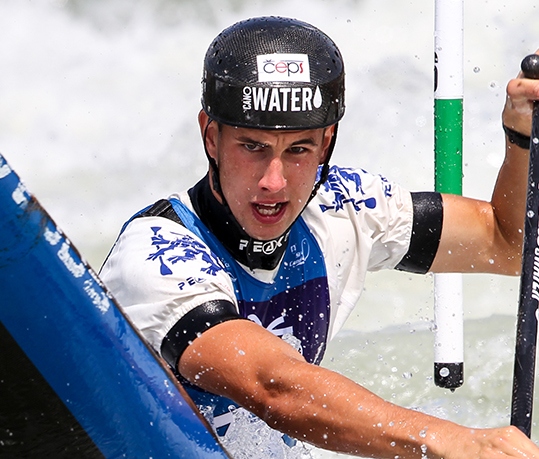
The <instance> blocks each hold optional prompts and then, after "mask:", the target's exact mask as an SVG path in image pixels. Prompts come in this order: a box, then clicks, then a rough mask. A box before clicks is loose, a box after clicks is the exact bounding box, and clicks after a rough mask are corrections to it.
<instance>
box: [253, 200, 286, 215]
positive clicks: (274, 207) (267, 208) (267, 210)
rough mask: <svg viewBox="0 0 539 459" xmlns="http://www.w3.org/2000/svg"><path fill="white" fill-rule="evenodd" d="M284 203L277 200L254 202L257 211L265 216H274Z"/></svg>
mask: <svg viewBox="0 0 539 459" xmlns="http://www.w3.org/2000/svg"><path fill="white" fill-rule="evenodd" d="M283 206H284V203H282V202H276V203H274V204H254V207H255V209H256V211H257V212H258V213H259V214H260V215H263V216H264V217H273V216H274V215H277V214H278V213H279V212H280V211H281V209H282V208H283Z"/></svg>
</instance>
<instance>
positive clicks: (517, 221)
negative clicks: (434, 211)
mask: <svg viewBox="0 0 539 459" xmlns="http://www.w3.org/2000/svg"><path fill="white" fill-rule="evenodd" d="M537 99H539V80H527V79H523V78H522V76H521V75H519V78H517V79H514V80H511V81H510V82H509V84H508V86H507V101H506V104H505V108H504V111H503V116H502V119H503V123H504V124H505V125H506V126H508V127H510V128H512V129H514V130H516V131H517V132H519V133H522V134H525V135H530V132H531V113H532V107H533V104H532V102H531V101H532V100H537ZM528 161H529V160H528V150H527V149H524V148H520V147H518V146H517V145H515V144H512V143H510V142H509V141H508V139H507V137H506V152H505V160H504V162H503V165H502V167H501V169H500V171H499V174H498V179H497V181H496V185H495V187H494V192H493V194H492V200H491V201H490V202H484V201H478V200H474V199H467V198H463V197H458V196H451V195H444V196H443V203H444V205H443V207H444V211H443V213H444V217H443V227H442V236H441V240H440V246H439V249H438V252H437V254H436V257H435V259H434V262H433V264H432V267H431V270H432V271H434V272H493V273H500V274H512V275H515V274H518V272H519V271H520V267H521V266H520V265H521V250H522V236H523V223H524V212H525V204H526V201H525V200H526V186H527V173H528Z"/></svg>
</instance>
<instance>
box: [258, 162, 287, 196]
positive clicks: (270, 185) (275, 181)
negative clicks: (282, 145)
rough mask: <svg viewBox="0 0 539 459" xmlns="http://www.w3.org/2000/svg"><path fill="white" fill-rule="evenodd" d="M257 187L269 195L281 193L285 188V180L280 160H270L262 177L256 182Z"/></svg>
mask: <svg viewBox="0 0 539 459" xmlns="http://www.w3.org/2000/svg"><path fill="white" fill-rule="evenodd" d="M258 186H259V187H260V188H261V189H263V190H266V191H269V192H271V193H276V192H278V191H281V190H282V189H283V188H284V187H285V186H286V178H285V177H284V168H283V162H282V160H281V158H279V157H274V158H272V159H271V160H270V161H269V163H268V165H267V167H266V169H265V170H264V175H263V176H262V178H261V179H260V181H259V182H258Z"/></svg>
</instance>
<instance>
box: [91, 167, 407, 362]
mask: <svg viewBox="0 0 539 459" xmlns="http://www.w3.org/2000/svg"><path fill="white" fill-rule="evenodd" d="M172 197H173V198H177V199H179V200H180V201H181V202H182V203H184V204H185V205H186V206H187V207H188V208H190V209H191V210H192V204H191V202H190V199H189V196H188V194H187V192H183V193H180V194H177V195H173V196H172ZM303 220H304V221H305V223H306V225H307V227H308V228H309V229H310V231H311V232H312V233H313V235H314V237H315V239H316V241H317V242H318V244H319V246H320V248H321V250H322V253H323V256H324V259H325V265H326V270H327V279H328V284H329V290H330V293H329V296H330V307H331V312H330V324H329V338H330V339H331V338H332V337H334V336H335V334H336V333H337V332H338V331H339V329H340V328H341V327H342V326H343V324H344V322H345V320H346V318H347V317H348V316H349V314H350V313H351V311H352V309H353V308H354V306H355V305H356V303H357V302H358V300H359V298H360V296H361V292H362V290H363V285H364V281H365V276H366V272H367V271H376V270H380V269H384V268H388V269H392V268H394V267H395V266H396V265H397V264H398V263H399V261H401V259H402V258H403V256H404V254H405V253H406V252H407V250H408V246H409V241H410V237H411V231H412V220H413V208H412V201H411V197H410V193H409V192H408V191H406V190H404V189H403V188H401V187H400V186H398V185H396V184H394V183H391V182H388V181H387V180H386V179H384V178H383V177H381V176H378V175H371V174H369V173H367V172H365V171H363V170H352V169H344V168H337V167H332V168H331V171H330V174H329V179H328V181H327V182H326V183H325V184H324V185H323V187H322V189H320V190H319V192H318V194H317V195H316V197H315V198H314V199H313V200H312V201H311V202H310V203H309V205H308V207H307V208H306V209H305V211H304V213H303ZM155 228H159V230H158V231H156V229H155ZM180 235H186V236H188V237H192V238H194V239H195V240H198V241H199V242H200V243H201V244H205V243H204V242H203V241H200V239H199V238H198V237H197V236H195V235H194V234H193V233H192V232H191V231H189V230H188V229H187V228H185V227H184V226H182V225H180V224H178V223H175V222H173V221H171V220H167V219H164V218H162V217H148V218H140V219H134V220H133V221H131V222H130V223H129V225H128V226H127V228H126V229H125V231H124V232H123V233H122V234H121V235H120V237H119V238H118V241H117V242H116V244H115V246H114V248H113V250H112V252H111V254H110V256H109V258H108V259H107V261H106V263H105V265H104V266H103V268H102V270H101V278H102V279H103V281H104V282H105V284H106V285H107V287H108V288H109V289H110V290H111V291H112V292H113V294H114V295H115V297H116V299H117V300H118V302H119V303H120V305H121V306H122V308H123V309H124V311H125V312H126V313H127V314H128V315H129V317H130V318H131V320H132V321H133V322H134V324H135V325H136V326H137V327H138V328H139V329H140V330H141V332H142V334H143V335H144V336H145V338H146V339H147V340H148V341H149V343H150V344H151V345H152V346H153V347H154V348H155V349H156V350H157V351H158V352H159V349H160V346H161V341H162V340H163V337H164V336H165V335H166V333H167V332H168V331H169V330H170V328H171V327H172V326H173V325H174V324H175V323H176V322H177V321H178V320H180V318H181V317H182V316H184V315H185V314H186V313H187V312H189V311H190V310H192V309H194V308H196V307H197V306H198V305H200V304H203V303H205V302H207V301H211V300H216V299H225V300H228V301H232V302H233V303H235V304H237V299H236V297H235V294H234V288H233V285H232V280H231V279H230V276H229V275H228V274H227V272H226V271H224V270H220V271H219V273H218V275H217V276H213V275H212V274H211V273H208V272H206V273H205V272H204V267H206V268H207V262H205V261H204V260H203V259H202V257H198V258H194V259H192V260H190V261H189V263H186V262H178V263H172V262H170V261H168V262H167V261H166V259H169V260H170V259H172V258H173V257H174V256H175V255H176V254H177V255H178V256H180V257H183V256H184V251H183V248H182V247H181V244H177V245H176V246H175V247H174V244H173V243H172V246H170V247H167V249H168V250H167V252H166V257H164V256H161V255H159V254H158V255H153V256H152V254H155V253H156V240H157V242H159V241H158V239H159V238H161V239H162V247H164V246H165V245H166V244H167V242H166V241H177V239H178V237H179V236H180ZM297 250H298V252H297V254H298V257H308V254H306V253H304V251H303V252H302V249H301V247H299V248H297ZM304 261H307V260H304ZM194 265H196V266H194ZM201 268H202V269H201ZM209 269H210V270H211V267H210V268H209ZM169 271H170V273H169ZM163 272H166V273H167V274H166V275H163ZM275 272H276V270H274V271H270V272H268V271H265V270H254V271H252V270H248V273H249V275H251V276H252V277H253V278H256V279H258V280H260V281H262V282H271V281H272V278H273V276H274V275H275Z"/></svg>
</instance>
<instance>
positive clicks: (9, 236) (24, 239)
mask: <svg viewBox="0 0 539 459" xmlns="http://www.w3.org/2000/svg"><path fill="white" fill-rule="evenodd" d="M0 344H1V345H2V351H1V352H0V354H2V356H3V357H0V371H2V372H4V373H5V375H4V376H5V377H4V376H3V375H1V374H0V393H2V397H4V394H6V393H9V394H11V395H9V400H10V402H11V405H10V403H7V402H0V423H1V424H0V427H1V428H3V429H4V433H5V432H7V433H5V435H7V438H2V437H1V436H0V456H2V451H4V452H6V453H8V452H9V454H12V453H16V452H17V448H19V449H20V451H27V450H28V451H31V450H32V448H34V446H32V442H37V443H38V444H39V439H43V438H45V439H46V438H47V436H46V435H45V436H44V434H39V432H38V430H39V429H38V428H37V427H38V426H36V425H33V423H34V422H35V423H37V424H39V423H38V422H37V421H36V419H34V418H33V417H32V415H31V413H30V414H28V415H25V414H24V407H23V406H19V404H18V403H16V402H17V400H20V401H24V403H23V405H26V407H27V408H31V407H32V399H33V397H34V396H35V400H36V404H37V405H39V409H38V410H37V411H41V412H42V413H41V421H42V420H43V416H45V418H46V415H47V413H45V412H43V410H46V409H47V408H43V406H44V405H43V403H53V401H52V400H51V399H52V398H57V399H58V400H60V401H61V403H58V404H57V405H58V407H57V410H59V411H61V412H64V411H65V413H66V416H67V417H70V416H71V417H72V419H71V420H67V421H65V422H66V426H64V430H65V432H64V431H62V429H61V428H58V424H62V422H61V421H59V420H58V419H59V418H58V417H57V416H56V415H53V416H51V417H52V418H53V419H55V422H54V423H53V424H55V425H56V429H57V433H56V434H54V435H56V436H54V435H53V436H52V437H51V438H52V439H51V440H48V441H45V442H43V440H42V441H41V444H39V446H36V448H40V451H41V454H37V455H35V457H40V456H41V457H45V456H44V455H43V454H46V453H47V451H43V449H47V448H50V451H49V452H52V453H55V452H58V450H64V448H65V447H64V446H62V445H60V444H55V440H54V438H58V442H60V438H67V439H68V440H69V441H67V442H66V444H70V445H75V447H77V445H78V447H79V448H80V450H79V453H80V454H79V453H74V454H71V455H70V456H71V457H106V458H116V457H125V458H154V459H157V458H165V457H174V458H189V459H194V458H212V459H213V458H227V457H228V456H227V454H226V453H225V451H224V450H223V449H222V447H221V446H220V445H219V443H218V442H217V440H216V439H215V437H214V436H213V435H212V433H210V431H209V430H208V428H207V425H206V424H205V422H204V421H203V419H202V418H201V417H200V415H199V414H198V413H197V411H196V409H195V408H194V407H193V405H192V403H191V402H190V400H189V398H188V396H187V395H186V394H185V392H184V391H183V388H182V387H181V386H180V385H179V383H178V382H177V380H176V379H175V378H174V376H173V375H172V373H171V372H170V371H169V370H168V369H167V368H166V367H165V366H164V365H163V364H162V362H161V361H160V360H159V359H158V357H157V356H156V355H155V353H154V352H153V351H152V350H151V349H150V348H149V347H148V346H147V345H146V344H145V342H144V341H143V340H142V339H141V337H140V335H139V334H138V333H137V331H136V330H135V329H134V328H133V327H132V325H131V324H130V322H129V321H128V319H127V318H126V317H125V316H124V314H123V313H122V312H121V310H120V309H119V308H118V305H117V303H116V302H115V300H114V298H113V297H112V295H111V294H110V293H109V292H108V291H107V290H106V288H105V287H104V285H103V284H102V283H101V282H100V280H99V278H98V276H97V274H96V273H95V272H94V271H93V270H92V269H91V268H90V267H89V266H88V265H87V264H86V263H85V261H84V260H83V259H82V258H81V256H80V255H79V253H78V252H77V250H76V249H75V248H74V247H73V245H72V244H71V242H70V241H69V239H68V238H67V237H66V236H65V235H64V234H63V232H62V231H61V230H60V229H59V228H58V227H57V226H56V225H55V223H54V222H53V220H52V219H51V218H50V216H49V215H48V214H47V212H46V211H45V210H44V209H43V208H42V207H41V206H40V204H39V203H38V201H37V200H36V199H35V197H34V196H33V195H32V194H31V193H29V192H28V190H27V189H26V188H25V186H24V184H23V183H22V182H21V180H20V178H19V177H18V175H17V174H16V173H15V172H14V171H13V170H12V169H11V168H10V166H9V164H8V163H7V161H6V160H5V158H4V157H3V156H2V155H0ZM17 356H18V357H17ZM25 368H26V370H25ZM24 371H26V373H24ZM20 372H22V373H20ZM28 372H30V373H32V372H33V374H34V376H33V377H32V376H28V374H29V373H28ZM19 373H20V374H19ZM17 375H18V376H17ZM25 375H26V376H25ZM30 380H31V381H30ZM25 382H26V383H28V382H30V383H32V384H33V386H32V385H30V386H29V387H28V386H27V387H26V389H25V388H24V387H25ZM2 384H4V387H2ZM7 384H11V387H6V385H7ZM44 384H45V385H44ZM5 389H7V391H5ZM24 390H26V393H20V394H17V391H24ZM38 390H39V392H37V391H38ZM48 391H50V394H49V392H48ZM32 394H34V395H32ZM40 403H41V404H40ZM47 406H48V405H47ZM13 408H16V409H17V413H10V410H12V409H13ZM36 416H38V417H39V413H38V414H36ZM25 419H26V421H25ZM25 422H26V425H24V424H25ZM23 425H24V428H22V426H23ZM21 429H22V430H23V431H24V432H33V431H35V432H34V433H33V434H32V433H30V434H28V438H22V437H21V435H22V436H24V435H26V434H24V433H23V434H21ZM52 430H54V428H52ZM36 432H37V433H36ZM43 432H49V433H50V432H51V427H50V426H49V428H45V429H44V430H43ZM69 436H71V437H72V438H71V439H69ZM32 437H34V438H32ZM10 439H11V440H10ZM77 442H78V443H77ZM72 447H73V446H72ZM10 448H11V449H10ZM55 448H56V449H55ZM83 451H85V452H86V453H87V454H82V453H83ZM25 454H26V453H25ZM4 457H7V456H4ZM12 457H17V454H13V455H12ZM20 457H22V456H20ZM26 457H34V456H26ZM50 457H53V456H50ZM54 457H61V456H59V455H56V456H54ZM66 457H69V456H66Z"/></svg>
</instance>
